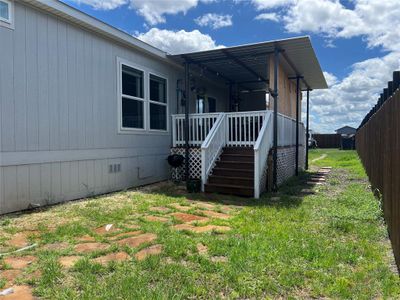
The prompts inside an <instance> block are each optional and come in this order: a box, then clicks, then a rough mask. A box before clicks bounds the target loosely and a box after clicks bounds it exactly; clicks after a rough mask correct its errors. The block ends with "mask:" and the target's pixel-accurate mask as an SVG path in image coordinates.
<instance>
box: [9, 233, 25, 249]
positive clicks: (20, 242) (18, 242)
mask: <svg viewBox="0 0 400 300" xmlns="http://www.w3.org/2000/svg"><path fill="white" fill-rule="evenodd" d="M8 245H9V246H12V247H15V248H23V247H26V246H28V245H29V241H28V235H27V234H26V233H25V232H19V233H16V234H14V236H13V237H12V238H11V239H10V240H9V241H8Z"/></svg>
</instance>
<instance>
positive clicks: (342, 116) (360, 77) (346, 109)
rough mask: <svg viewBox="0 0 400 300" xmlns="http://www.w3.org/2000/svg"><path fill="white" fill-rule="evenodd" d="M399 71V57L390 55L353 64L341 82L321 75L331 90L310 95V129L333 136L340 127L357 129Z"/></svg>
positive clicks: (393, 54)
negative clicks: (311, 118) (311, 116)
mask: <svg viewBox="0 0 400 300" xmlns="http://www.w3.org/2000/svg"><path fill="white" fill-rule="evenodd" d="M399 68H400V53H399V52H397V53H395V52H392V53H390V54H387V55H385V56H383V57H379V58H372V59H367V60H365V61H362V62H358V63H355V64H354V65H353V66H352V71H351V72H350V73H349V74H348V75H347V76H346V77H345V78H343V80H338V79H337V78H336V77H335V76H334V75H332V74H329V73H326V72H324V75H325V78H326V79H327V82H328V85H329V87H330V88H329V89H328V90H315V91H312V92H311V95H310V102H311V105H310V108H311V112H312V114H313V115H314V118H313V120H312V122H311V128H312V129H313V130H315V131H317V132H332V131H333V130H334V129H336V128H339V127H341V126H343V125H350V126H353V127H358V125H359V124H360V122H361V120H362V119H363V117H364V116H365V114H366V113H367V112H368V111H369V109H370V108H371V107H372V106H373V105H375V103H376V102H377V100H378V97H379V94H380V93H381V92H382V90H383V88H384V87H386V86H387V82H388V81H389V80H391V77H392V72H393V71H394V70H398V69H399ZM303 99H305V98H303Z"/></svg>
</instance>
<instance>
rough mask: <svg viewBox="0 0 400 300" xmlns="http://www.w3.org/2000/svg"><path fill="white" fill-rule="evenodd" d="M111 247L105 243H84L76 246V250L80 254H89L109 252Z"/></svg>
mask: <svg viewBox="0 0 400 300" xmlns="http://www.w3.org/2000/svg"><path fill="white" fill-rule="evenodd" d="M109 247H110V245H109V244H104V243H84V244H78V245H76V246H75V248H74V250H75V251H76V252H78V253H89V252H94V251H102V250H107V249H108V248H109Z"/></svg>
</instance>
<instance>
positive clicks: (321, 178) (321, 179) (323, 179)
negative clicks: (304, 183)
mask: <svg viewBox="0 0 400 300" xmlns="http://www.w3.org/2000/svg"><path fill="white" fill-rule="evenodd" d="M310 180H311V181H321V182H325V181H326V180H325V178H323V177H311V178H310Z"/></svg>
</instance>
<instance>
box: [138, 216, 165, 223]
mask: <svg viewBox="0 0 400 300" xmlns="http://www.w3.org/2000/svg"><path fill="white" fill-rule="evenodd" d="M144 219H145V220H146V221H149V222H162V223H166V222H168V221H169V219H168V218H164V217H157V216H145V217H144Z"/></svg>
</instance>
